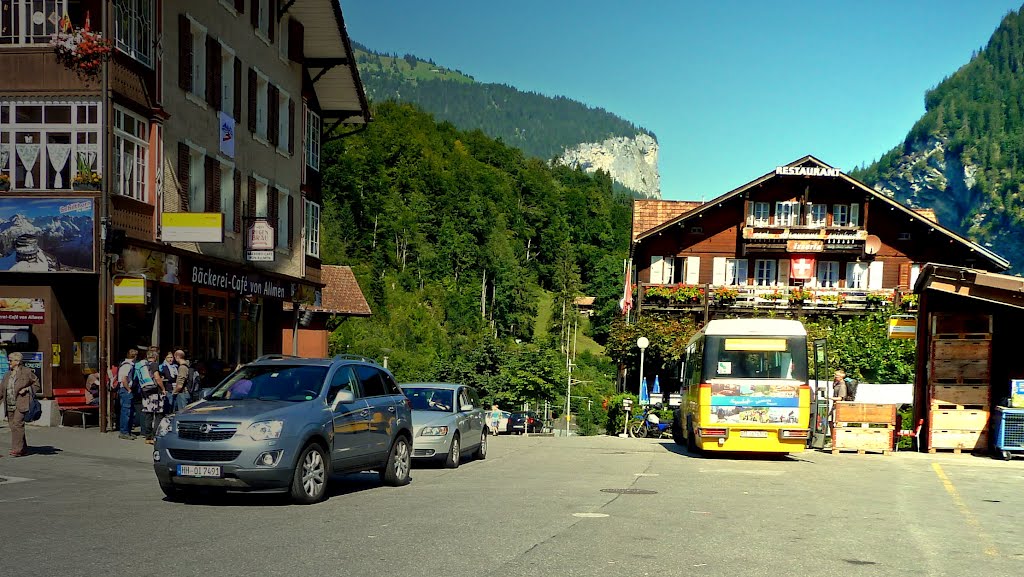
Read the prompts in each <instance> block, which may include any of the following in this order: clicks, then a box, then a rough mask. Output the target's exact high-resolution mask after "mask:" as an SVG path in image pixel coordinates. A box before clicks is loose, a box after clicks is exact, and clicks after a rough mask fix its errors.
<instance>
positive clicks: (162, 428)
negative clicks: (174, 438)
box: [156, 417, 174, 437]
mask: <svg viewBox="0 0 1024 577" xmlns="http://www.w3.org/2000/svg"><path fill="white" fill-rule="evenodd" d="M173 431H174V419H173V418H171V417H168V418H166V419H160V425H159V426H157V428H156V436H157V437H164V436H167V435H169V434H171V433H172V432H173Z"/></svg>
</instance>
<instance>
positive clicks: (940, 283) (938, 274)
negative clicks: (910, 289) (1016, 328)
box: [914, 263, 1024, 309]
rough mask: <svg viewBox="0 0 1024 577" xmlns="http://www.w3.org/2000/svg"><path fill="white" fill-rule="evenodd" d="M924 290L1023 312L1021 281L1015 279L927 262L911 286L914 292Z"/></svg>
mask: <svg viewBox="0 0 1024 577" xmlns="http://www.w3.org/2000/svg"><path fill="white" fill-rule="evenodd" d="M926 290H933V291H938V292H943V293H948V294H951V295H956V296H962V297H966V298H972V299H977V300H982V301H986V302H990V303H995V304H1000V305H1006V306H1010V307H1015V308H1020V309H1024V278H1021V277H1019V276H1010V275H1005V274H998V273H994V272H988V271H984V270H978V269H972V268H966V267H961V266H953V265H947V264H936V263H928V264H926V265H924V268H922V269H921V274H920V275H918V277H917V284H915V285H914V292H916V293H922V292H924V291H926Z"/></svg>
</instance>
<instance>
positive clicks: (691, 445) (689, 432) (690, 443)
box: [686, 425, 699, 455]
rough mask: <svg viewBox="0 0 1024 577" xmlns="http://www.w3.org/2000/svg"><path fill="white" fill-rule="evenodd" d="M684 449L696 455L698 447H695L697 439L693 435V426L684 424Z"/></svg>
mask: <svg viewBox="0 0 1024 577" xmlns="http://www.w3.org/2000/svg"><path fill="white" fill-rule="evenodd" d="M686 450H687V451H688V452H689V453H690V454H691V455H696V454H697V452H698V451H699V449H698V448H697V439H695V438H694V436H693V427H692V426H691V425H686Z"/></svg>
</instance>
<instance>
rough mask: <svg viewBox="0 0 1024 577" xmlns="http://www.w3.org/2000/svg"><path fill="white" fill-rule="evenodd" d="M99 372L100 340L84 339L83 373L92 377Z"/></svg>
mask: <svg viewBox="0 0 1024 577" xmlns="http://www.w3.org/2000/svg"><path fill="white" fill-rule="evenodd" d="M99 370H100V347H99V339H98V338H97V337H82V373H83V374H86V375H90V374H92V373H95V372H98V371H99Z"/></svg>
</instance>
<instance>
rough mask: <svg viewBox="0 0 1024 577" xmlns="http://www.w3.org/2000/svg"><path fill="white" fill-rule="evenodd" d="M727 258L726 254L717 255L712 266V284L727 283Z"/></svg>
mask: <svg viewBox="0 0 1024 577" xmlns="http://www.w3.org/2000/svg"><path fill="white" fill-rule="evenodd" d="M726 260H727V259H726V258H725V257H724V256H716V257H715V259H714V261H713V262H712V267H711V284H715V285H720V284H725V266H726Z"/></svg>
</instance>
